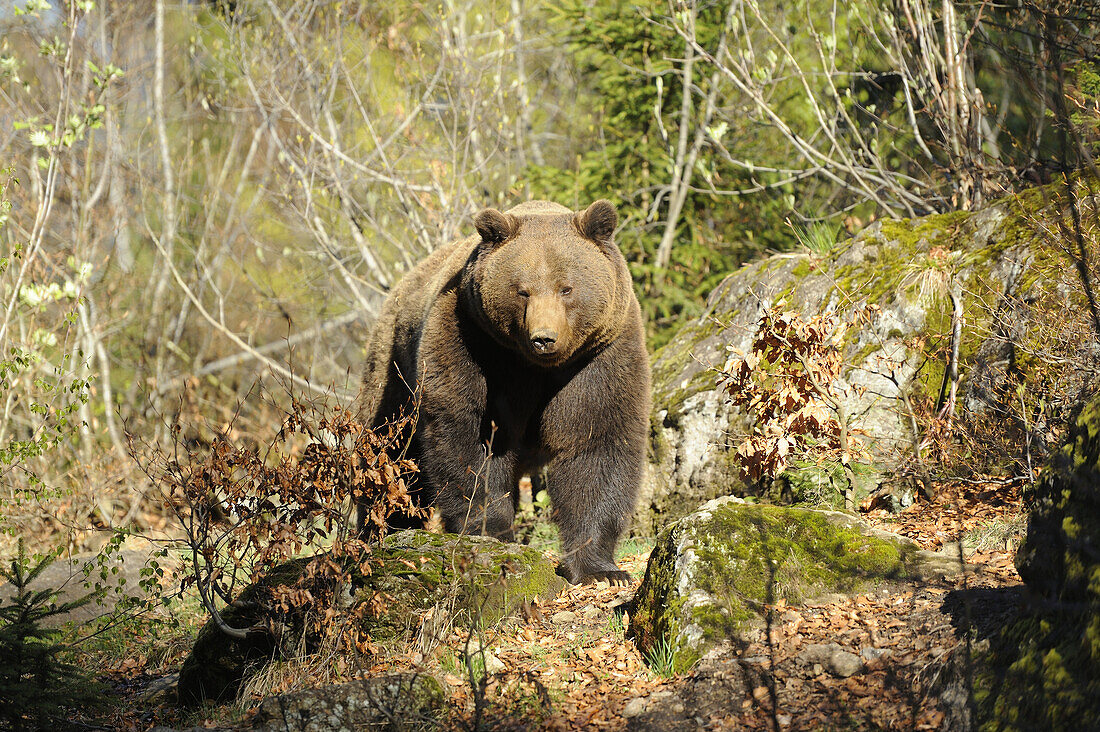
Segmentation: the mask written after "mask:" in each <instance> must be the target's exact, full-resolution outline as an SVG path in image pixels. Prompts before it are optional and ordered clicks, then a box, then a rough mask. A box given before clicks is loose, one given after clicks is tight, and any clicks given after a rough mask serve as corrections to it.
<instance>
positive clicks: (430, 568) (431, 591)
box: [178, 530, 565, 705]
mask: <svg viewBox="0 0 1100 732" xmlns="http://www.w3.org/2000/svg"><path fill="white" fill-rule="evenodd" d="M374 559H375V562H374V564H373V570H372V572H371V574H370V575H367V576H363V575H356V576H355V578H354V583H353V585H354V586H353V588H352V596H351V598H350V599H349V607H352V608H354V606H355V604H356V603H359V602H371V601H375V600H377V599H379V598H381V599H382V602H379V603H376V604H377V605H380V606H381V608H382V609H381V611H380V612H371V613H367V618H368V619H367V620H365V621H364V622H365V623H367V626H366V627H365V628H363V630H365V631H366V632H368V633H369V634H370V636H371V637H372V638H373V639H375V640H384V639H391V638H398V639H409V638H411V637H413V636H414V634H416V633H417V632H421V633H432V632H436V630H437V628H436V626H439V627H440V628H442V627H446V626H448V625H449V624H453V623H459V624H461V623H479V624H483V625H491V624H493V623H495V622H496V621H498V620H499V619H501V618H502V617H504V616H506V615H508V614H510V613H512V612H514V611H515V610H517V609H518V608H519V607H521V606H522V605H524V604H525V603H529V602H531V601H533V600H535V599H536V598H538V599H539V600H546V599H549V598H551V597H554V596H556V595H557V594H558V592H560V591H561V589H562V587H563V586H564V584H565V581H564V580H563V579H562V578H560V577H558V576H557V574H555V572H554V568H555V567H554V562H553V561H552V560H550V559H547V558H546V557H544V556H543V555H542V554H541V553H540V552H539V551H537V550H535V549H532V548H530V547H526V546H521V545H518V544H503V543H501V542H499V541H496V540H495V539H489V538H486V537H477V536H456V535H453V534H444V535H439V534H431V533H428V532H426V531H414V530H409V531H402V532H399V533H396V534H393V535H391V536H389V537H387V539H386V541H385V544H384V546H383V547H382V548H380V549H378V550H376V552H375V556H374ZM308 561H309V559H301V560H295V561H292V562H288V563H286V564H284V565H281V566H280V567H278V568H277V569H275V570H273V571H272V572H271V573H270V574H269V575H267V576H266V577H264V578H263V579H262V580H260V581H259V582H257V583H255V584H254V585H251V586H249V587H248V588H246V589H245V590H244V591H243V592H242V593H241V595H240V597H239V598H237V601H236V602H235V603H234V604H233V605H231V606H229V607H227V608H225V609H224V610H223V611H222V618H223V620H224V621H225V623H226V624H227V625H229V626H230V627H233V628H264V627H268V628H270V627H275V628H281V629H282V631H281V637H279V638H276V637H275V636H274V635H273V634H271V633H270V632H267V631H266V630H256V631H255V632H252V633H249V634H248V636H247V637H246V638H244V639H237V638H232V637H230V636H228V635H227V634H225V633H223V632H222V631H221V630H220V629H219V628H218V626H217V625H216V624H215V623H214V621H213V620H211V621H209V622H208V623H207V624H206V626H205V627H204V628H203V629H202V630H201V631H200V632H199V635H198V637H197V638H196V640H195V645H194V648H193V649H192V651H191V654H190V655H189V656H188V657H187V660H186V661H185V662H184V665H183V668H182V669H181V671H180V679H179V685H178V696H179V701H180V703H182V704H184V705H194V704H201V703H203V702H204V701H207V700H211V701H221V700H225V699H229V698H232V697H233V696H235V695H236V694H237V691H238V690H239V689H240V687H241V684H242V683H243V681H244V680H245V679H246V678H247V677H248V676H249V675H251V674H253V673H255V672H256V671H258V670H259V669H261V668H262V667H263V666H264V665H266V664H267V663H268V662H270V661H271V660H272V659H273V658H275V657H276V656H277V655H279V653H280V649H286V648H290V649H298V648H301V647H302V646H303V640H304V641H305V642H304V645H305V646H307V647H308V645H309V639H308V638H305V639H303V635H304V631H303V628H304V621H305V618H304V612H303V613H302V614H301V615H302V617H299V616H290V617H287V616H274V615H273V614H272V612H271V611H270V610H268V609H267V608H266V607H265V606H264V604H263V603H261V602H257V599H258V598H260V597H262V596H263V594H264V590H265V588H268V587H271V586H274V585H280V584H282V585H286V584H292V583H293V582H295V581H296V580H297V578H298V577H299V576H301V574H302V572H303V570H304V568H305V566H306V564H307V562H308ZM429 611H430V612H429ZM422 619H423V620H425V623H424V625H425V626H430V627H421V626H422V624H421V620H422Z"/></svg>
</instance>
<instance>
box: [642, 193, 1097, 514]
mask: <svg viewBox="0 0 1100 732" xmlns="http://www.w3.org/2000/svg"><path fill="white" fill-rule="evenodd" d="M1062 190H1063V189H1062V188H1058V187H1050V188H1042V189H1035V190H1032V191H1028V192H1026V193H1025V194H1022V195H1019V196H1015V197H1012V198H1009V199H1005V200H1002V201H1000V202H998V203H997V204H995V205H992V206H990V207H989V208H986V209H984V210H982V211H978V212H975V213H968V212H958V213H950V214H941V215H936V216H928V217H925V218H921V219H913V220H902V221H893V220H883V221H879V222H876V223H875V224H873V225H871V226H869V227H868V228H867V229H865V230H864V231H862V232H861V233H860V234H859V235H858V236H856V237H855V238H854V239H851V240H849V241H847V242H844V243H842V244H839V245H837V246H836V247H835V248H834V249H833V250H831V251H829V252H827V253H824V254H818V253H812V252H808V251H807V252H803V253H794V254H779V255H775V256H772V257H768V258H766V259H763V260H759V261H756V262H753V263H751V264H749V265H746V266H745V267H743V268H741V269H740V270H738V271H736V272H734V273H732V274H731V275H729V276H728V277H727V278H726V279H725V280H724V281H723V282H722V283H721V284H720V285H719V286H718V287H717V288H716V289H715V290H714V292H713V293H711V295H710V297H709V299H708V301H707V307H706V310H705V312H704V313H703V315H701V316H700V317H699V318H698V319H696V320H693V321H691V322H688V323H686V324H685V325H684V326H683V328H682V330H681V331H680V332H679V333H677V335H676V336H675V337H674V338H673V339H672V340H671V341H670V342H669V343H668V345H666V346H665V347H664V348H662V349H661V350H660V351H659V352H658V353H657V354H656V356H655V358H654V363H653V388H654V399H653V414H652V419H651V450H650V462H651V469H650V471H649V474H648V477H647V479H646V480H645V482H644V484H643V489H642V492H641V497H640V500H639V505H638V510H637V513H636V514H635V517H634V528H633V531H634V533H635V534H637V535H648V536H652V535H654V534H655V533H656V532H657V530H659V529H660V528H661V526H663V525H665V524H667V523H668V522H669V521H671V520H674V519H676V518H678V517H680V516H683V515H684V514H685V513H687V512H689V511H691V510H693V509H694V508H695V507H696V506H699V505H700V504H702V503H703V502H704V501H707V500H709V499H711V498H715V497H717V496H720V495H731V494H732V495H743V494H746V493H752V492H755V491H758V490H760V486H746V485H745V484H744V483H742V481H740V480H739V478H738V466H737V463H736V460H735V452H734V450H733V448H734V447H735V446H736V445H735V443H736V441H737V438H738V435H741V434H744V433H746V432H747V431H748V430H749V429H750V427H751V425H750V424H749V422H748V420H747V418H746V416H745V415H744V414H742V413H741V412H740V411H739V410H738V409H736V408H734V407H732V406H731V405H730V404H729V401H728V399H727V398H726V396H725V395H724V394H723V392H722V390H721V389H720V388H718V386H717V378H716V376H717V374H716V372H715V369H720V368H722V367H723V366H725V365H726V364H727V359H728V358H729V357H730V351H729V350H728V347H732V348H734V349H738V350H740V351H742V352H744V351H747V350H748V348H749V347H750V345H751V343H752V340H753V338H754V337H755V334H756V331H757V324H758V322H759V319H760V314H761V310H762V309H763V308H764V307H769V306H773V305H774V304H775V303H776V302H778V301H779V300H785V301H786V303H787V306H786V307H787V308H789V309H793V310H796V311H799V312H801V313H803V314H804V315H806V316H809V315H813V314H817V313H822V312H826V311H832V312H835V313H837V314H838V315H839V316H840V317H841V318H846V317H847V316H848V315H849V314H851V313H852V312H853V311H854V309H855V308H856V307H857V306H860V305H863V304H874V305H877V306H878V308H879V309H878V311H877V313H876V314H875V315H873V317H872V318H871V319H870V322H869V324H867V325H863V326H859V327H856V328H853V329H851V330H850V331H849V332H848V335H847V336H846V340H845V346H846V349H845V350H846V358H847V362H848V364H849V367H848V368H847V369H846V372H845V376H844V378H845V379H846V380H847V382H848V383H850V384H853V385H856V386H859V387H864V388H863V389H854V390H852V396H851V397H850V399H851V401H850V403H849V404H848V411H849V413H850V414H855V415H859V423H858V424H857V425H856V426H858V427H862V428H863V429H864V430H865V431H866V432H867V434H868V439H869V441H870V447H871V451H872V454H873V457H874V465H875V466H876V474H874V475H869V476H868V477H867V479H866V485H865V487H866V488H868V489H869V488H872V487H874V486H875V484H876V483H877V482H878V481H879V480H880V479H881V477H882V476H886V475H893V474H894V473H896V472H897V471H896V468H897V467H898V466H899V464H901V463H903V462H904V461H906V460H908V459H909V458H910V457H911V456H912V454H913V448H912V446H913V438H914V434H913V423H914V422H913V419H912V415H911V413H910V406H911V405H913V404H920V403H921V402H922V400H924V403H927V402H929V401H934V400H935V399H936V398H937V396H938V394H939V391H940V386H941V383H942V381H943V375H944V370H945V353H946V352H947V351H948V350H949V345H950V334H951V330H952V310H953V306H952V299H951V297H950V291H951V290H952V289H954V291H955V292H956V294H957V295H958V297H959V301H960V303H961V305H962V315H963V317H964V323H965V329H964V331H963V337H962V339H961V343H960V349H959V350H960V371H961V384H960V388H959V396H958V400H957V404H958V410H959V412H960V413H961V414H960V419H959V422H967V421H968V420H969V421H970V422H971V423H974V424H979V425H980V426H983V427H984V426H987V425H992V424H994V423H999V422H998V420H1000V421H1002V422H1004V423H1006V424H1010V425H1015V428H1016V429H1019V428H1020V426H1021V424H1022V425H1023V427H1025V428H1027V429H1028V431H1029V432H1030V433H1031V434H1030V435H1029V437H1028V444H1029V445H1030V447H1031V450H1032V451H1033V452H1035V453H1038V452H1041V450H1042V448H1043V440H1044V439H1045V437H1046V434H1047V432H1048V428H1049V426H1050V424H1051V423H1054V422H1057V420H1059V419H1061V420H1062V421H1063V423H1064V420H1065V419H1066V418H1068V416H1069V414H1070V412H1071V411H1072V409H1074V408H1075V407H1077V406H1079V405H1080V401H1081V398H1082V394H1083V393H1084V392H1085V391H1086V387H1087V386H1088V383H1087V381H1088V380H1089V379H1090V378H1091V377H1090V376H1089V371H1088V369H1082V368H1079V367H1080V366H1081V365H1083V364H1090V363H1091V364H1095V363H1096V362H1097V356H1098V354H1100V351H1098V350H1097V348H1096V343H1095V339H1088V338H1084V339H1083V338H1081V337H1080V336H1081V332H1080V330H1077V331H1075V330H1074V329H1075V328H1076V329H1079V328H1080V327H1081V324H1082V323H1084V324H1085V325H1084V329H1085V331H1086V334H1087V327H1088V326H1087V321H1086V320H1085V319H1084V316H1085V315H1087V312H1088V310H1087V307H1086V306H1085V298H1084V294H1083V292H1082V288H1081V286H1080V282H1079V280H1078V279H1077V275H1076V269H1075V268H1074V266H1073V261H1072V259H1071V258H1070V256H1069V254H1068V253H1067V249H1066V247H1064V246H1061V243H1060V242H1059V241H1057V240H1056V239H1057V237H1051V236H1049V232H1050V231H1058V230H1059V229H1058V227H1059V224H1060V222H1059V221H1058V218H1057V216H1055V215H1054V214H1052V213H1051V212H1060V213H1059V214H1058V215H1061V212H1065V211H1068V206H1066V205H1065V204H1064V202H1063V201H1062V200H1061V192H1062ZM1021 395H1022V396H1021ZM1021 399H1024V400H1025V401H1026V405H1027V408H1026V415H1025V414H1019V410H1018V407H1019V405H1020V400H1021ZM1024 416H1026V420H1028V421H1026V422H1025V421H1024V420H1022V419H1021V417H1024ZM1003 434H1004V433H1002V435H1003ZM1017 437H1018V435H1017ZM1015 441H1016V444H1019V443H1020V442H1022V441H1023V438H1019V439H1016V440H1015ZM1004 442H1006V443H1009V444H1011V442H1012V439H1010V440H1005V441H1004ZM1002 457H1003V456H1002ZM1010 457H1016V456H1010ZM996 458H997V451H996V449H994V448H990V449H989V450H987V451H985V452H983V451H982V450H977V451H976V454H975V458H974V459H973V460H971V463H972V464H974V465H980V467H983V468H986V467H989V466H987V465H983V464H981V463H982V460H983V459H985V460H986V462H988V461H989V460H988V459H996ZM810 472H811V473H812V469H811V470H810ZM786 477H787V479H789V481H793V482H795V483H798V482H799V481H802V482H806V481H810V482H813V481H815V480H816V481H817V482H819V483H820V482H822V481H821V480H820V479H819V478H818V477H815V476H813V475H812V474H811V475H799V474H798V472H797V471H795V472H792V474H790V475H788V476H786ZM824 482H825V483H828V482H829V481H828V476H825V479H824Z"/></svg>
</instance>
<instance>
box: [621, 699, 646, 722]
mask: <svg viewBox="0 0 1100 732" xmlns="http://www.w3.org/2000/svg"><path fill="white" fill-rule="evenodd" d="M645 707H646V700H645V697H641V696H638V697H634V698H633V699H631V700H630V701H628V702H627V703H626V706H625V707H624V708H623V716H624V717H626V718H627V719H630V718H631V717H637V716H638V715H640V714H642V713H643V712H645Z"/></svg>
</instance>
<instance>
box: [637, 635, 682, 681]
mask: <svg viewBox="0 0 1100 732" xmlns="http://www.w3.org/2000/svg"><path fill="white" fill-rule="evenodd" d="M678 650H679V649H678V647H677V646H675V645H673V644H672V643H669V641H668V638H667V637H662V638H661V639H660V640H659V641H657V642H656V643H654V644H653V646H652V647H651V648H650V649H649V650H648V651H647V652H646V654H645V662H646V665H647V666H649V670H650V671H652V672H653V673H654V674H655V675H657V676H659V677H660V678H662V679H670V678H672V677H673V676H675V675H676V655H677V651H678Z"/></svg>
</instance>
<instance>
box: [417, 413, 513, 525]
mask: <svg viewBox="0 0 1100 732" xmlns="http://www.w3.org/2000/svg"><path fill="white" fill-rule="evenodd" d="M461 434H462V432H461V430H457V431H454V432H449V433H448V434H447V435H446V436H443V435H440V438H441V439H437V440H433V441H426V442H427V444H428V445H430V447H426V448H425V450H424V454H423V456H422V457H421V461H420V472H421V476H424V477H427V476H430V480H431V481H432V483H433V484H434V489H435V490H434V494H435V506H436V508H437V509H438V510H439V514H440V518H442V519H443V527H444V529H445V530H447V531H449V532H452V533H456V534H484V535H486V536H493V537H496V538H497V539H500V540H502V541H512V540H513V538H514V535H513V532H512V522H513V520H514V519H515V493H516V490H517V488H516V486H517V484H518V478H517V475H516V458H515V455H514V454H512V453H505V454H500V455H497V454H493V453H492V452H491V450H490V448H489V446H488V445H487V444H477V443H475V442H473V441H472V440H459V439H456V436H457V435H461Z"/></svg>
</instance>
